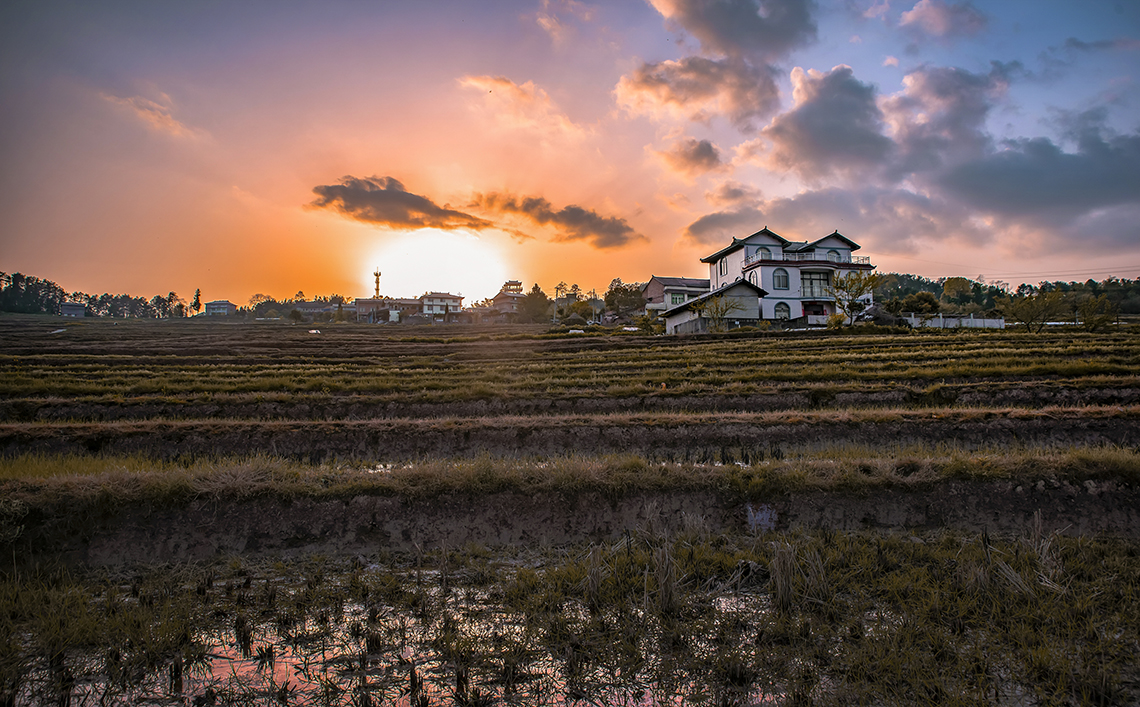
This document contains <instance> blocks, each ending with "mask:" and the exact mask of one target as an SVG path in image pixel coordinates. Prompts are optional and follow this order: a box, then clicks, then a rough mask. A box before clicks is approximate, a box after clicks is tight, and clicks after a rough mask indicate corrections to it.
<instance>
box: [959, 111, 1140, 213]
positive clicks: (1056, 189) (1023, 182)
mask: <svg viewBox="0 0 1140 707" xmlns="http://www.w3.org/2000/svg"><path fill="white" fill-rule="evenodd" d="M1076 137H1077V151H1076V152H1065V151H1063V150H1062V149H1061V148H1060V147H1059V146H1058V145H1056V144H1054V143H1053V141H1051V140H1049V139H1047V138H1032V139H1022V140H1016V141H1011V142H1008V143H1006V149H1003V150H1000V151H997V152H994V153H992V154H989V155H986V156H985V157H982V158H980V159H976V160H972V161H969V162H966V163H964V164H961V165H958V166H957V167H955V168H953V169H951V170H949V171H948V172H946V173H945V174H943V175H941V177H940V178H939V179H938V183H939V184H940V185H941V186H943V187H944V188H945V189H947V190H948V192H949V193H951V194H953V195H954V196H956V197H958V198H959V199H961V200H962V201H964V202H965V203H967V204H969V205H970V206H972V207H974V208H977V209H982V210H984V211H988V212H990V213H993V214H997V215H1000V216H1006V217H1017V218H1019V219H1030V220H1033V221H1036V222H1038V223H1049V222H1051V221H1052V222H1056V221H1062V222H1070V221H1072V220H1073V219H1076V218H1078V217H1080V216H1082V215H1087V214H1088V213H1089V212H1091V211H1093V210H1096V209H1100V208H1106V207H1113V206H1121V205H1125V204H1130V205H1133V206H1136V205H1140V133H1134V134H1132V135H1121V136H1113V137H1109V138H1107V139H1106V138H1105V137H1104V134H1103V132H1102V130H1100V129H1098V128H1097V127H1095V125H1093V124H1088V125H1086V126H1085V128H1084V129H1083V131H1082V132H1081V133H1080V134H1079V135H1077V136H1076ZM1133 233H1135V230H1133Z"/></svg>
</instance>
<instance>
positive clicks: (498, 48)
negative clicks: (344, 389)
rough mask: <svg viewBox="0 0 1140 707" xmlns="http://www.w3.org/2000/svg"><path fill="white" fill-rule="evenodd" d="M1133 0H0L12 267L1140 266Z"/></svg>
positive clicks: (342, 279) (600, 270) (266, 277)
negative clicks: (737, 254)
mask: <svg viewBox="0 0 1140 707" xmlns="http://www.w3.org/2000/svg"><path fill="white" fill-rule="evenodd" d="M1138 80H1140V2H1136V0H1084V1H1081V2H1076V1H1073V0H1060V1H1049V0H1002V1H1001V2H996V1H995V2H944V1H943V0H921V1H919V2H917V3H916V2H914V0H905V1H900V0H849V1H848V2H844V1H842V0H836V1H835V2H818V3H813V2H807V1H806V0H651V1H650V2H644V1H640V0H629V1H628V2H606V3H596V4H595V3H589V2H577V1H575V0H525V1H523V0H520V1H517V2H478V3H475V2H443V1H435V2H422V3H421V2H365V1H364V0H350V1H344V2H335V1H333V2H330V1H325V2H319V3H317V2H289V1H288V0H273V1H272V2H257V1H253V0H251V1H247V2H222V1H213V0H202V1H195V2H160V1H156V0H146V1H142V2H116V1H115V0H109V1H103V0H100V1H99V2H81V1H75V2H56V1H55V0H36V1H34V2H22V1H20V0H16V1H15V2H6V3H4V5H3V8H2V9H0V179H2V180H3V181H2V185H0V187H2V188H0V270H3V271H6V272H13V271H20V272H24V273H26V274H31V275H37V276H40V277H46V278H50V279H52V280H55V281H56V282H58V283H59V284H61V285H62V286H63V287H64V288H66V289H68V290H83V291H87V292H92V293H101V292H107V291H109V292H128V293H131V294H135V295H146V296H149V295H152V294H155V293H165V292H167V291H169V290H175V291H177V292H178V293H179V294H181V295H183V296H184V297H187V298H189V296H190V295H192V294H193V292H194V289H195V288H201V290H202V295H203V298H204V300H212V299H229V300H231V301H233V302H236V303H239V304H244V303H245V302H246V301H247V300H248V299H249V297H250V296H251V295H253V294H254V293H264V294H268V295H271V296H274V297H278V298H283V297H288V296H292V295H293V294H294V293H295V292H297V291H298V290H303V291H304V292H305V293H306V294H307V295H309V296H312V295H318V294H324V295H327V294H331V293H333V292H336V293H340V294H344V295H347V296H349V297H360V296H369V295H370V294H371V293H372V290H373V284H372V275H371V273H372V271H373V270H374V269H375V268H377V267H379V268H380V269H381V270H382V271H383V277H382V281H381V292H382V294H386V295H391V296H417V295H419V294H421V293H423V292H424V291H427V290H449V291H451V292H455V293H462V294H463V295H464V297H465V303H471V302H473V301H475V300H478V299H482V298H484V297H489V296H491V295H493V294H495V292H497V291H498V289H499V286H500V285H501V284H502V283H503V281H504V280H508V279H518V280H522V281H523V282H524V284H525V285H526V287H527V288H529V287H530V286H531V285H532V284H533V283H534V282H538V283H539V284H540V285H541V286H542V287H543V288H544V289H545V290H546V291H547V292H548V293H550V292H552V291H553V288H554V286H555V284H557V283H558V282H560V281H565V282H567V283H577V284H579V285H580V286H581V287H582V288H583V289H585V290H589V289H590V288H597V289H598V290H599V291H601V290H604V289H605V288H606V287H607V286H608V284H609V282H610V280H612V279H613V278H615V277H620V278H621V279H622V280H624V281H626V282H631V281H644V280H646V279H648V278H649V276H650V275H671V276H690V277H702V276H703V277H707V276H708V271H707V267H706V266H704V265H702V264H701V263H700V262H699V260H698V259H699V258H700V257H701V256H704V255H708V254H709V253H712V252H714V251H716V250H718V249H719V248H720V247H722V246H723V245H724V244H726V243H727V242H728V241H729V240H730V238H731V237H732V236H734V235H735V236H745V235H748V234H750V233H752V232H754V231H756V230H759V229H760V228H762V227H764V226H768V227H769V228H771V229H772V230H774V231H776V232H777V233H779V234H781V235H783V236H785V237H787V238H790V239H794V240H814V239H816V238H819V237H822V236H824V235H826V234H827V233H830V232H831V231H833V230H836V229H838V230H839V231H840V232H841V233H843V234H844V235H846V236H848V237H849V238H851V239H853V240H854V241H856V242H859V243H861V244H862V246H863V249H862V250H861V251H860V254H861V255H868V256H870V257H871V261H872V262H873V263H875V264H876V265H877V266H878V268H879V270H880V271H883V272H891V271H894V272H911V273H916V274H921V275H925V276H928V277H943V276H956V275H961V276H966V277H970V278H977V277H978V276H979V275H980V276H983V277H984V278H985V279H986V280H987V281H995V280H1001V281H1005V282H1009V283H1012V284H1017V283H1020V282H1031V283H1036V282H1038V281H1041V280H1085V279H1087V278H1090V277H1092V278H1095V279H1103V278H1105V277H1108V276H1110V275H1115V276H1118V277H1128V278H1136V277H1140V84H1138Z"/></svg>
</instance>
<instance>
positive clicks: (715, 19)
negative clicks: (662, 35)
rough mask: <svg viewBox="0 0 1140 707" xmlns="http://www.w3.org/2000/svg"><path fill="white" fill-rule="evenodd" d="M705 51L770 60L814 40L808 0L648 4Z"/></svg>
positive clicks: (687, 0)
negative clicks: (692, 37) (695, 39)
mask: <svg viewBox="0 0 1140 707" xmlns="http://www.w3.org/2000/svg"><path fill="white" fill-rule="evenodd" d="M651 2H652V3H653V6H654V7H656V8H657V10H658V11H659V12H660V13H661V14H662V15H664V16H665V17H666V18H667V19H668V20H670V21H671V22H673V23H675V24H676V25H678V26H680V27H681V28H683V29H684V30H685V31H686V32H688V33H689V34H691V35H693V36H694V37H696V38H697V41H699V42H700V43H701V48H702V49H704V50H705V51H706V52H708V53H715V54H723V55H725V56H729V57H750V58H752V59H757V60H763V61H768V62H770V61H774V60H776V59H778V58H780V57H782V56H783V55H784V54H786V53H787V52H789V51H791V50H792V49H795V48H796V47H800V46H803V45H805V44H808V43H809V42H812V41H814V40H815V38H816V24H815V20H814V19H813V18H812V11H813V10H814V9H815V3H814V2H812V1H811V0H759V1H757V0H651Z"/></svg>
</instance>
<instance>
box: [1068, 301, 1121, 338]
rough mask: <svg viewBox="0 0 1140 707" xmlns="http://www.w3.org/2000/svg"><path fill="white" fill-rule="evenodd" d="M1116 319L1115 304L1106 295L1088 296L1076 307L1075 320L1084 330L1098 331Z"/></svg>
mask: <svg viewBox="0 0 1140 707" xmlns="http://www.w3.org/2000/svg"><path fill="white" fill-rule="evenodd" d="M1115 319H1116V305H1114V304H1113V303H1112V302H1110V301H1109V299H1108V295H1104V294H1102V295H1099V296H1097V297H1090V298H1088V299H1086V300H1085V301H1084V302H1081V303H1080V305H1078V307H1077V321H1079V322H1080V323H1081V326H1083V327H1084V328H1085V331H1090V332H1091V331H1099V330H1100V329H1103V328H1104V327H1106V326H1108V325H1109V324H1111V323H1112V322H1113V320H1115Z"/></svg>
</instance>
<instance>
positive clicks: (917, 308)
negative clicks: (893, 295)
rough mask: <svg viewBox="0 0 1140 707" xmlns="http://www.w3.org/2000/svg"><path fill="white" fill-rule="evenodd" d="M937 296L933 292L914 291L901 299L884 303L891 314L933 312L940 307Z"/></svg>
mask: <svg viewBox="0 0 1140 707" xmlns="http://www.w3.org/2000/svg"><path fill="white" fill-rule="evenodd" d="M941 306H942V305H941V303H939V301H938V298H937V297H935V296H934V293H933V292H925V291H924V292H915V293H914V294H910V295H907V296H906V297H903V298H902V299H893V300H891V301H890V302H887V304H886V310H887V311H888V312H890V313H891V314H899V313H900V312H911V313H914V314H935V313H936V312H938V310H939V309H940V308H941Z"/></svg>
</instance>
